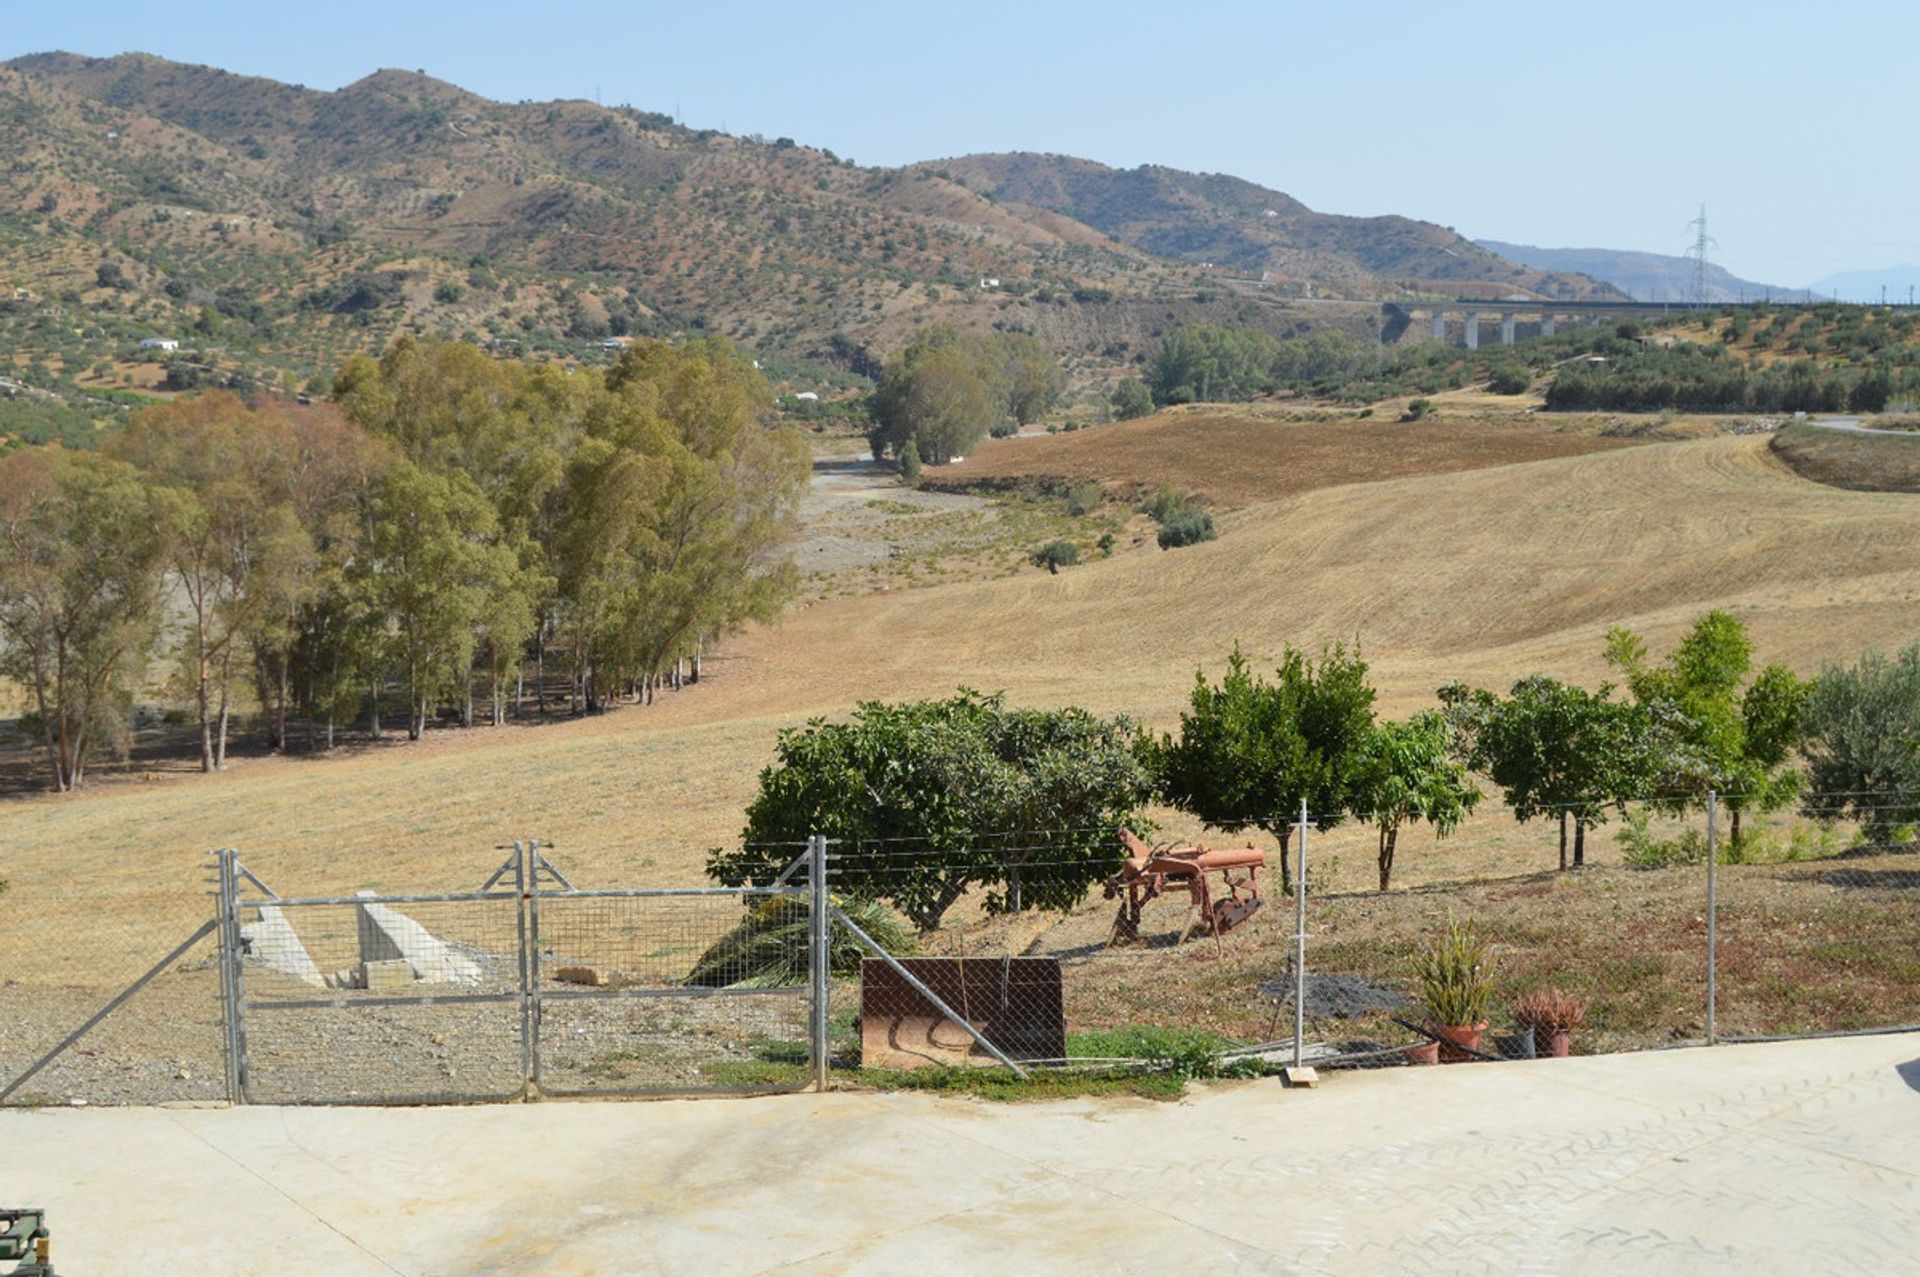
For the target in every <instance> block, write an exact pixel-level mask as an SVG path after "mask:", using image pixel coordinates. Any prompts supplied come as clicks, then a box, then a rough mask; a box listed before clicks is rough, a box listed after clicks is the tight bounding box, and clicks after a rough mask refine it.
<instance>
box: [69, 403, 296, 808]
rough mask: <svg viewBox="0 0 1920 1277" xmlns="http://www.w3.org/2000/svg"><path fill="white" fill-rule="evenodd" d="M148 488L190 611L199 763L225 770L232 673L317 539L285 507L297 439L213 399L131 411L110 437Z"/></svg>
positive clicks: (277, 609)
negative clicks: (152, 490)
mask: <svg viewBox="0 0 1920 1277" xmlns="http://www.w3.org/2000/svg"><path fill="white" fill-rule="evenodd" d="M107 451H108V453H109V454H110V455H112V456H115V457H117V458H120V459H122V460H125V461H129V462H131V463H132V464H134V465H135V466H137V467H138V468H139V469H140V470H141V471H142V472H143V473H145V474H146V476H147V477H148V480H149V481H150V482H151V483H152V484H153V485H154V487H155V494H156V506H155V509H156V512H157V514H158V516H159V520H160V524H161V526H162V528H163V529H164V532H165V538H166V544H167V546H168V550H169V558H170V561H171V566H172V568H173V572H174V576H175V578H176V579H177V580H178V582H179V585H180V589H181V592H182V594H183V595H184V596H185V598H186V601H187V605H188V608H189V610H190V612H191V618H190V619H191V624H190V626H189V628H188V633H187V641H186V657H187V661H186V665H187V668H188V669H189V670H190V671H191V677H192V683H193V696H194V709H195V714H196V718H197V721H198V726H199V729H200V765H201V767H202V768H203V769H204V770H206V771H215V770H218V769H219V768H221V767H223V766H225V764H226V753H227V735H228V724H229V721H230V719H231V715H232V708H233V690H234V677H235V675H236V673H237V672H239V671H241V670H244V669H246V668H247V667H248V665H249V664H250V656H249V654H248V653H247V652H245V651H244V650H243V648H244V645H245V641H246V639H245V636H246V635H247V633H248V632H249V631H250V630H254V629H257V628H260V627H261V626H262V625H263V624H264V623H265V619H266V618H267V617H270V616H276V615H281V614H284V613H285V612H286V611H287V609H288V608H289V607H290V606H292V604H293V601H294V598H295V596H297V594H298V589H299V585H298V582H299V578H300V577H301V576H302V575H303V574H304V573H305V572H306V571H307V570H308V569H309V564H310V560H311V556H312V553H313V543H312V540H311V538H310V537H308V536H307V534H306V531H305V529H303V528H302V527H301V526H300V522H299V519H298V517H297V516H296V515H295V513H294V508H293V483H294V469H293V466H292V464H291V462H292V459H293V457H294V455H295V453H296V446H295V441H294V437H293V433H292V431H291V429H290V428H289V426H288V425H287V423H286V421H285V420H284V419H283V418H281V417H280V416H278V415H276V414H273V413H259V412H254V411H253V410H251V409H249V408H248V407H247V406H246V405H245V404H244V403H242V402H241V401H240V400H239V399H238V398H236V397H235V396H233V395H231V394H228V393H226V392H225V391H215V392H212V393H209V394H204V395H199V396H195V397H193V398H187V399H179V400H175V401H174V402H172V403H168V404H164V405H161V406H159V407H155V408H149V409H146V410H144V411H142V412H140V413H138V414H136V415H135V416H134V418H133V420H132V421H131V422H129V423H128V425H127V428H126V429H125V430H124V431H122V432H121V433H120V434H119V435H118V436H116V437H114V438H113V439H112V440H110V441H109V443H108V446H107Z"/></svg>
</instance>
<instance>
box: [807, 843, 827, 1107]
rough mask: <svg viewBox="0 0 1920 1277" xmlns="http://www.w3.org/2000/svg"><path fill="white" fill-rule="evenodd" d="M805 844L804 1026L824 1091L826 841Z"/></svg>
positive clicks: (815, 1082)
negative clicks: (807, 955) (808, 979)
mask: <svg viewBox="0 0 1920 1277" xmlns="http://www.w3.org/2000/svg"><path fill="white" fill-rule="evenodd" d="M807 844H808V845H807V853H808V867H807V883H808V886H809V888H810V889H811V907H810V908H809V910H808V914H809V926H810V928H811V930H810V933H809V935H808V939H809V941H810V942H811V945H812V957H811V959H810V960H809V962H808V964H807V965H808V967H809V968H810V972H809V974H810V975H811V976H812V984H813V996H812V1005H811V1006H810V1007H809V1014H808V1026H807V1027H808V1043H809V1046H808V1050H809V1051H810V1052H811V1054H812V1056H813V1085H814V1089H815V1090H819V1091H824V1090H826V1089H827V1087H828V1085H829V1080H830V1079H829V1077H828V1072H829V1068H830V1066H831V1064H832V1061H831V1060H830V1059H829V1058H828V1054H827V1052H828V1044H827V1012H828V1006H827V1000H828V994H829V991H830V988H831V979H832V974H833V945H832V925H833V922H832V918H831V917H830V916H829V915H828V912H827V909H828V897H827V840H826V838H825V836H824V835H821V834H815V835H813V836H812V837H811V838H809V839H808V840H807Z"/></svg>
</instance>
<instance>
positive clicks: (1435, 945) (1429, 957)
mask: <svg viewBox="0 0 1920 1277" xmlns="http://www.w3.org/2000/svg"><path fill="white" fill-rule="evenodd" d="M1413 965H1414V974H1415V975H1417V976H1418V977H1419V979H1420V1000H1421V1002H1422V1004H1423V1005H1424V1006H1425V1007H1426V1011H1427V1019H1428V1020H1429V1021H1430V1022H1432V1023H1434V1024H1439V1025H1447V1026H1457V1025H1469V1024H1479V1023H1480V1022H1481V1021H1482V1020H1484V1019H1485V1018H1486V1015H1487V1003H1488V1001H1489V1000H1491V998H1492V997H1493V957H1492V955H1491V954H1489V953H1488V952H1487V946H1486V944H1485V942H1484V941H1482V940H1481V939H1480V937H1479V936H1478V935H1476V934H1475V933H1474V930H1473V923H1472V922H1470V921H1469V922H1461V921H1459V920H1458V919H1456V918H1455V917H1453V915H1452V914H1448V915H1447V929H1446V931H1445V932H1444V933H1443V934H1442V935H1440V936H1439V937H1437V938H1436V939H1435V940H1434V941H1433V942H1432V943H1431V944H1429V945H1428V946H1427V950H1426V952H1425V953H1422V954H1420V955H1419V956H1418V957H1416V958H1415V959H1414V964H1413Z"/></svg>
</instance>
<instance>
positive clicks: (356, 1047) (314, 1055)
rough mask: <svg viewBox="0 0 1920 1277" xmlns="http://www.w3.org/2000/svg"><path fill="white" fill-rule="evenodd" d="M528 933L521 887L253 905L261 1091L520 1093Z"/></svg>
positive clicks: (357, 1095) (249, 994) (418, 1095)
mask: <svg viewBox="0 0 1920 1277" xmlns="http://www.w3.org/2000/svg"><path fill="white" fill-rule="evenodd" d="M521 936H522V927H521V918H520V906H519V901H518V899H517V898H516V897H515V896H514V895H512V894H511V893H492V894H489V895H482V896H471V895H470V896H464V897H458V898H449V897H435V896H385V897H376V896H371V895H369V896H365V897H361V898H358V899H354V900H353V901H352V902H351V903H348V902H345V901H338V900H328V901H320V902H303V901H271V900H267V901H261V900H248V901H245V902H244V903H243V904H242V906H241V909H240V926H239V948H240V955H241V961H240V984H241V1000H242V1006H243V1012H244V1013H243V1016H242V1025H243V1033H242V1046H243V1049H244V1052H245V1060H246V1094H247V1098H248V1099H250V1100H252V1101H254V1102H256V1103H274V1104H302V1103H353V1102H360V1103H365V1102H383V1101H402V1100H405V1101H416V1102H418V1101H431V1100H472V1099H497V1098H504V1097H508V1096H512V1095H515V1094H517V1093H519V1092H520V1091H521V1090H522V1088H523V1086H524V1084H525V1080H526V1068H525V1050H524V1047H525V1043H524V1042H523V1037H522V994H521V989H522V978H521V963H522V941H521Z"/></svg>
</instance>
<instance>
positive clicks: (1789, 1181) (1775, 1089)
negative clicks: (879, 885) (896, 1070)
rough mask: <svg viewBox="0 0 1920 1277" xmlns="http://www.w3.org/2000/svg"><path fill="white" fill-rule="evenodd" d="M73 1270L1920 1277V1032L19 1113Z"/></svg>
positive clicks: (14, 1164) (22, 1138)
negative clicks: (1145, 1089)
mask: <svg viewBox="0 0 1920 1277" xmlns="http://www.w3.org/2000/svg"><path fill="white" fill-rule="evenodd" d="M0 1147H4V1149H5V1160H4V1163H3V1164H0V1199H5V1200H7V1201H11V1202H18V1203H21V1204H29V1205H45V1206H47V1207H49V1208H50V1210H51V1212H52V1213H51V1220H50V1222H51V1224H52V1227H53V1232H54V1239H55V1243H54V1252H53V1254H54V1259H55V1261H56V1264H57V1266H58V1268H59V1270H60V1272H61V1273H63V1274H68V1273H71V1274H75V1275H81V1277H84V1275H86V1274H113V1273H130V1272H151V1271H173V1270H176V1269H178V1270H180V1271H190V1272H194V1273H197V1274H227V1273H232V1274H256V1275H258V1274H277V1273H301V1274H305V1273H320V1272H327V1273H334V1272H353V1273H408V1274H415V1273H420V1274H424V1273H462V1274H464V1273H488V1272H514V1273H521V1272H529V1273H608V1274H627V1273H668V1274H671V1273H688V1274H709V1273H762V1272H794V1273H876V1274H878V1273H885V1274H897V1273H921V1274H929V1275H931V1274H946V1273H975V1272H978V1273H992V1274H995V1275H996V1277H1012V1275H1014V1274H1027V1273H1053V1272H1060V1273H1067V1272H1072V1273H1082V1274H1084V1273H1131V1272H1140V1273H1154V1274H1161V1275H1164V1274H1167V1273H1176V1272H1199V1273H1221V1272H1342V1273H1382V1272H1406V1271H1442V1272H1482V1271H1484V1272H1499V1273H1514V1272H1540V1273H1547V1272H1602V1271H1605V1272H1615V1273H1617V1272H1633V1273H1647V1272H1674V1273H1679V1272H1686V1273H1697V1272H1703V1271H1707V1272H1735V1271H1739V1272H1743V1273H1749V1274H1752V1273H1769V1272H1787V1271H1791V1272H1796V1273H1803V1272H1833V1273H1842V1272H1848V1273H1858V1272H1874V1273H1888V1272H1896V1271H1906V1272H1912V1271H1915V1270H1916V1269H1917V1268H1920V1035H1909V1036H1900V1037H1870V1038H1853V1039H1838V1040H1828V1041H1818V1042H1797V1043H1784V1044H1776V1045H1763V1046H1739V1047H1721V1048H1718V1049H1715V1050H1712V1051H1705V1050H1687V1051H1671V1052H1660V1053H1649V1054H1642V1055H1619V1056H1606V1057H1596V1058H1585V1059H1581V1058H1576V1059H1572V1060H1542V1061H1536V1062H1530V1063H1516V1064H1488V1065H1474V1066H1466V1067H1454V1068H1439V1069H1419V1070H1413V1069H1395V1070H1390V1071H1384V1072H1380V1073H1372V1074H1340V1075H1334V1076H1332V1077H1329V1078H1328V1079H1327V1080H1326V1082H1325V1083H1324V1084H1323V1085H1322V1087H1321V1088H1320V1089H1318V1090H1314V1091H1287V1090H1283V1089H1282V1088H1281V1087H1280V1086H1279V1084H1278V1083H1275V1082H1255V1083H1234V1084H1221V1085H1217V1086H1213V1087H1210V1088H1207V1089H1205V1090H1204V1091H1198V1092H1196V1093H1195V1094H1194V1095H1193V1096H1192V1097H1191V1098H1190V1099H1188V1100H1187V1101H1185V1102H1183V1103H1179V1104H1154V1103H1149V1102H1146V1101H1137V1102H1113V1101H1101V1102H1097V1103H1096V1102H1074V1103H1064V1104H1047V1105H1021V1106H1010V1105H989V1104H985V1103H977V1102H971V1101H962V1100H948V1099H937V1098H930V1097H927V1096H919V1095H874V1094H837V1095H827V1096H813V1095H800V1096H791V1097H784V1098H778V1099H771V1100H705V1101H688V1102H671V1103H629V1104H619V1103H578V1104H557V1103H556V1104H542V1105H522V1106H500V1107H492V1108H465V1109H454V1108H442V1109H275V1108H249V1109H233V1110H224V1109H195V1110H181V1109H175V1110H160V1109H119V1110H104V1109H102V1110H48V1111H31V1112H23V1111H9V1112H4V1113H0Z"/></svg>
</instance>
